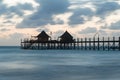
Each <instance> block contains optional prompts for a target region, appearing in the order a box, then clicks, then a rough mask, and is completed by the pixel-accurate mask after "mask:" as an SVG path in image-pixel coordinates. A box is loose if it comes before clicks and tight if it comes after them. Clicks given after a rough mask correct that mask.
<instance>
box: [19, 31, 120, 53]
mask: <svg viewBox="0 0 120 80" xmlns="http://www.w3.org/2000/svg"><path fill="white" fill-rule="evenodd" d="M41 33H42V32H41ZM43 35H44V36H43ZM45 35H46V33H44V32H43V33H42V35H39V37H38V36H37V38H36V39H35V40H33V39H24V40H21V48H22V49H33V50H34V49H35V50H49V49H59V50H66V49H68V50H108V51H110V50H118V51H120V37H102V38H100V37H97V38H95V37H93V38H80V39H73V37H72V36H71V35H70V34H69V33H68V32H65V33H64V34H63V35H62V36H60V37H59V38H58V39H57V40H51V37H49V36H48V35H46V36H47V37H45Z"/></svg>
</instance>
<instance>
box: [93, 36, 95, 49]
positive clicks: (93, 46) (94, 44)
mask: <svg viewBox="0 0 120 80" xmlns="http://www.w3.org/2000/svg"><path fill="white" fill-rule="evenodd" d="M93 50H95V37H94V38H93Z"/></svg>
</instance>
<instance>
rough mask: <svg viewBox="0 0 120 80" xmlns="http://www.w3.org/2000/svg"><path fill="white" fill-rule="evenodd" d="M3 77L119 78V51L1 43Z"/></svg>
mask: <svg viewBox="0 0 120 80" xmlns="http://www.w3.org/2000/svg"><path fill="white" fill-rule="evenodd" d="M0 80H120V52H119V51H80V50H22V49H20V48H19V47H0Z"/></svg>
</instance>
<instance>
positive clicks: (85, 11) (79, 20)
mask: <svg viewBox="0 0 120 80" xmlns="http://www.w3.org/2000/svg"><path fill="white" fill-rule="evenodd" d="M83 16H88V17H90V16H93V11H92V10H91V9H90V8H78V9H75V10H74V11H73V15H72V16H71V17H70V18H69V25H77V24H83V23H84V22H86V21H85V19H84V17H83Z"/></svg>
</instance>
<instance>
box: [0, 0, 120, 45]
mask: <svg viewBox="0 0 120 80" xmlns="http://www.w3.org/2000/svg"><path fill="white" fill-rule="evenodd" d="M42 30H44V31H46V32H47V33H48V34H49V35H51V36H52V38H53V39H56V38H57V37H59V36H60V35H62V34H63V33H64V32H65V31H66V30H67V31H68V32H70V33H71V34H72V35H73V36H74V38H84V37H91V38H92V37H93V36H94V35H95V34H96V33H98V34H99V36H100V37H103V36H105V37H109V36H116V37H118V36H120V0H0V34H1V35H0V46H7V45H9V46H12V45H15V46H16V45H20V41H21V39H24V38H30V37H31V36H37V35H38V34H39V33H40V32H41V31H42ZM51 32H52V34H50V33H51Z"/></svg>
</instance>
